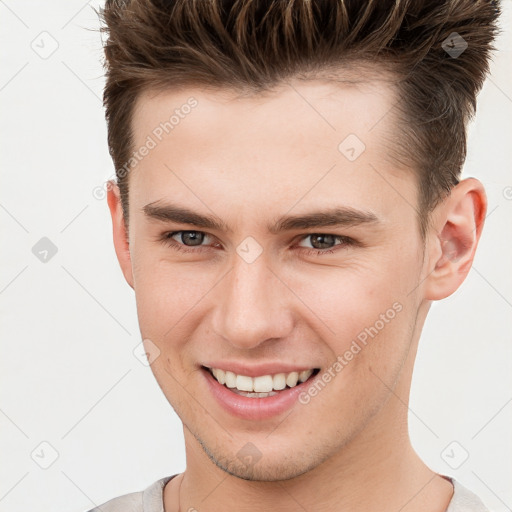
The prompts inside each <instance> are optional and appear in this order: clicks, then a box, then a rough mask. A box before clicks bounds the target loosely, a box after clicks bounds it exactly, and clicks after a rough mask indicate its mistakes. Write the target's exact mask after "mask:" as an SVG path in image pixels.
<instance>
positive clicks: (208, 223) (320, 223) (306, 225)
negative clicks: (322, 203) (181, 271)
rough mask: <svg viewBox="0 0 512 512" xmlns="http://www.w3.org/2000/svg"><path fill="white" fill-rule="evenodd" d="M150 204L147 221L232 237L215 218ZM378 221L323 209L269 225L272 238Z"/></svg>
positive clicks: (368, 215) (356, 213) (366, 213)
mask: <svg viewBox="0 0 512 512" xmlns="http://www.w3.org/2000/svg"><path fill="white" fill-rule="evenodd" d="M157 203H158V201H156V202H154V203H149V204H147V205H146V206H144V207H143V208H142V211H143V212H144V214H145V216H146V217H149V218H151V219H156V220H162V221H171V222H176V223H180V224H192V225H194V226H196V227H200V228H204V229H213V230H217V231H225V232H228V233H232V232H233V230H232V229H231V228H230V227H229V226H228V225H227V224H226V223H225V222H223V221H222V220H221V219H219V218H218V217H215V216H213V215H203V214H200V213H196V212H194V211H192V210H189V209H188V208H184V207H182V206H178V205H173V204H169V203H166V204H157ZM379 222H380V220H379V218H378V217H377V216H376V215H375V214H374V213H373V212H370V211H363V210H356V209H354V208H349V207H336V208H329V209H323V210H321V211H314V212H310V213H305V214H298V215H285V216H282V217H279V218H278V219H277V220H275V221H274V223H273V224H267V229H268V231H269V232H270V233H271V234H274V235H276V234H279V233H281V232H284V231H292V230H299V229H312V228H321V227H354V226H358V225H361V224H377V223H379Z"/></svg>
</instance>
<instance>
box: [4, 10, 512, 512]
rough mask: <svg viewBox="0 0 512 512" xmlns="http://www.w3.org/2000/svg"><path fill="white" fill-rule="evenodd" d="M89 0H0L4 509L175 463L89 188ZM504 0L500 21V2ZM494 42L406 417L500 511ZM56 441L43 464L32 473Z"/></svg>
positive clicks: (510, 252) (131, 485)
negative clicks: (462, 210)
mask: <svg viewBox="0 0 512 512" xmlns="http://www.w3.org/2000/svg"><path fill="white" fill-rule="evenodd" d="M92 6H96V7H97V6H98V4H97V3H94V2H91V3H84V2H83V1H82V0H72V1H71V0H67V1H63V0H60V1H55V0H54V1H52V2H37V3H36V2H28V1H19V2H15V1H14V0H5V1H0V20H1V21H0V23H1V40H0V42H1V44H0V54H1V62H2V65H1V73H0V102H1V121H0V122H1V124H0V126H1V132H0V134H1V136H0V144H1V172H2V185H1V189H0V222H1V228H2V232H1V233H2V244H1V247H2V249H1V251H0V259H1V269H2V272H1V277H0V308H1V310H0V314H1V320H2V323H1V343H2V346H1V358H0V365H1V366H0V371H1V379H2V385H1V388H0V390H1V391H0V393H1V394H0V428H1V438H0V448H1V453H2V455H1V457H2V464H1V465H0V511H2V512H3V511H10V512H19V511H27V510H31V511H32V512H37V511H43V510H52V511H54V512H60V511H62V512H64V511H69V512H81V511H85V510H88V509H89V508H92V507H93V506H94V505H97V504H101V503H103V502H105V501H107V500H108V499H110V498H113V497H115V496H119V495H121V494H124V493H128V492H133V491H136V490H141V489H144V488H145V487H147V486H148V485H149V484H151V483H152V482H154V481H155V480H157V479H159V478H162V477H164V476H166V475H172V474H175V473H179V472H181V471H183V470H184V468H185V459H184V446H183V434H182V429H181V423H180V421H179V419H178V417H177V416H176V415H175V413H174V411H173V410H172V408H171V407H170V406H169V404H168V403H167V401H166V399H165V397H164V396H163V394H162V392H161V391H160V388H159V387H158V386H157V384H156V382H155V380H154V378H153V376H152V374H151V371H150V369H149V368H148V367H146V366H144V365H143V364H141V363H140V362H139V360H138V359H137V358H136V357H135V356H134V355H133V353H132V351H133V349H134V347H135V346H136V345H138V344H139V342H140V335H139V331H138V325H137V320H136V310H135V301H134V295H133V292H132V290H131V289H130V288H129V287H128V285H127V284H126V283H125V281H124V278H123V276H122V274H121V271H120V270H119V268H118V263H117V260H116V257H115V253H114V249H113V245H112V241H111V223H110V219H109V214H108V210H107V204H106V200H105V199H98V198H97V197H95V196H94V195H93V191H94V190H96V191H98V188H97V187H101V186H102V185H103V183H104V182H105V180H106V179H108V178H110V177H111V176H112V174H113V166H112V162H111V160H110V157H109V155H108V151H107V144H106V127H105V121H104V112H103V108H102V103H101V99H100V98H101V94H102V87H103V83H104V80H103V77H102V73H103V70H102V67H101V57H102V50H101V38H100V35H99V33H98V32H97V31H94V30H90V29H97V27H98V21H97V16H96V15H95V13H94V12H93V10H92ZM504 7H505V12H504V16H503V19H502V24H503V26H505V27H511V26H512V24H511V22H512V5H511V3H510V2H509V1H508V0H506V5H505V6H504ZM86 29H89V30H86ZM42 32H47V33H45V34H42V35H41V33H42ZM497 44H498V48H499V52H498V53H497V54H496V56H495V59H494V63H493V64H492V75H491V77H490V79H489V80H488V81H487V82H486V85H485V87H484V90H483V92H482V93H481V94H480V96H479V107H478V113H477V118H476V122H475V123H474V124H473V125H472V126H471V129H470V137H469V154H468V159H467V164H466V167H465V170H464V176H463V177H468V176H474V177H477V178H478V179H480V180H481V181H482V182H483V184H484V186H485V187H486V190H487V193H488V199H489V210H488V211H489V215H488V218H487V220H486V225H485V229H484V233H483V236H482V239H481V243H480V247H479V249H478V252H477V256H476V259H475V262H474V266H473V268H472V270H471V272H470V274H469V276H468V278H467V280H466V281H465V282H464V284H463V285H462V286H461V288H460V289H459V290H458V291H457V292H456V293H455V294H453V295H452V296H451V297H449V298H448V299H446V300H444V301H442V303H435V304H434V305H433V307H432V309H431V312H430V315H429V318H428V319H427V324H426V327H425V329H424V332H423V337H422V341H421V343H420V350H419V353H418V362H417V366H416V373H415V377H414V381H413V388H412V398H411V403H410V425H411V427H410V428H411V436H412V440H413V443H414V446H415V447H416V449H417V451H418V452H419V454H420V455H421V456H422V457H423V458H424V460H425V461H426V462H427V463H428V464H429V465H430V466H431V467H432V468H433V469H434V470H436V471H439V472H441V473H443V474H449V475H452V476H454V477H455V478H457V479H459V480H460V481H461V482H462V483H463V484H464V485H466V486H467V487H469V488H470V489H472V490H473V491H474V492H476V493H477V494H478V495H480V496H481V497H482V499H483V500H484V502H485V503H486V504H487V506H488V507H489V508H490V509H491V510H494V511H497V512H498V511H499V512H504V511H506V510H510V509H511V507H512V486H511V485H510V484H511V482H512V438H511V426H512V386H511V374H512V357H511V355H512V354H511V352H512V350H511V346H512V344H511V343H510V342H511V316H512V315H511V312H512V275H511V274H512V273H511V272H510V270H511V261H512V237H511V219H512V200H511V199H512V188H511V187H512V175H511V173H510V162H511V161H512V137H511V135H512V130H511V123H510V119H512V77H511V71H512V58H511V57H512V55H511V47H512V44H511V32H510V30H508V31H507V32H504V33H503V34H502V35H501V36H500V38H499V40H498V43H497ZM56 45H58V48H56V50H55V52H54V53H53V54H52V55H50V56H47V55H45V54H44V52H49V51H50V50H51V49H52V48H53V46H56ZM35 50H37V51H38V52H39V54H38V53H36V51H35ZM41 53H43V57H47V58H42V57H41V56H40V54H41ZM507 187H508V188H507ZM507 191H508V194H507ZM42 237H48V238H49V239H50V240H51V241H52V242H53V244H55V246H56V247H57V249H58V252H57V253H56V254H55V255H54V256H53V257H52V258H51V259H50V260H49V261H48V262H46V263H43V262H41V261H40V260H39V259H38V258H36V256H35V255H34V254H33V253H32V247H33V246H34V245H35V244H36V243H37V242H38V241H39V240H40V239H41V238H42ZM452 441H456V442H457V443H458V444H457V445H452V446H451V448H454V451H453V452H451V448H450V449H449V450H448V452H449V453H450V454H451V455H453V457H452V458H455V459H457V458H458V460H462V459H460V458H461V456H462V455H463V452H462V449H463V450H466V451H467V452H468V453H469V458H468V459H467V460H466V461H465V462H464V463H463V464H462V465H461V466H460V468H459V469H452V468H450V467H449V466H448V465H447V463H446V462H445V460H443V458H442V456H441V454H442V452H443V450H444V449H445V448H446V447H447V446H448V445H449V444H450V443H452ZM42 442H46V443H49V444H50V445H51V447H53V448H51V447H49V446H48V445H46V444H44V445H41V444H40V443H42ZM461 447H463V448H461ZM53 450H55V451H56V452H57V453H58V458H57V459H56V461H55V462H54V463H53V464H52V465H50V467H49V468H48V469H43V468H41V467H40V465H39V464H49V463H50V462H51V457H52V453H53ZM31 454H32V455H31Z"/></svg>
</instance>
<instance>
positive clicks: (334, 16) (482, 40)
mask: <svg viewBox="0 0 512 512" xmlns="http://www.w3.org/2000/svg"><path fill="white" fill-rule="evenodd" d="M99 14H100V17H101V19H102V22H103V25H102V31H103V32H106V33H107V35H108V37H107V38H106V41H105V45H104V50H105V68H106V85H105V90H104V106H105V108H106V119H107V124H108V144H109V150H110V154H111V156H112V159H113V162H114V165H115V168H116V173H117V182H118V185H119V187H120V191H121V200H122V205H123V211H124V215H125V220H126V221H128V177H129V176H128V175H129V173H127V172H123V171H122V170H123V169H126V162H128V161H129V160H130V157H131V154H132V152H133V150H134V148H133V137H132V127H131V120H132V116H133V111H134V105H135V102H136V100H137V98H138V97H139V95H140V94H141V92H142V91H144V90H147V89H168V90H173V89H178V88H182V87H187V86H201V87H204V88H212V87H214V88H217V87H218V88H227V89H232V90H238V91H245V92H246V93H247V91H250V92H251V93H254V94H258V93H261V92H263V91H267V90H271V89H272V88H273V87H275V86H277V85H279V84H281V83H283V82H285V81H286V80H289V79H291V78H297V77H307V78H314V77H315V76H322V74H325V72H326V71H327V72H328V73H330V74H332V73H333V72H334V71H335V70H336V69H340V70H342V69H346V68H347V66H352V68H353V67H354V65H356V66H357V64H358V63H359V64H360V65H361V66H363V67H364V66H365V65H366V66H367V65H368V64H370V65H371V66H372V67H373V68H374V69H379V68H381V69H383V70H386V71H391V72H392V73H393V74H394V76H396V77H397V80H396V87H397V93H398V97H399V98H400V102H399V104H398V105H396V106H395V107H396V110H397V112H398V113H399V114H400V116H401V118H400V119H401V121H402V122H400V123H397V131H398V132H399V136H397V137H396V140H397V141H399V144H398V146H397V152H398V153H401V154H402V155H403V158H404V160H406V161H408V162H410V163H411V167H412V169H413V170H414V172H415V173H416V175H417V178H418V179H417V183H418V205H419V208H418V214H419V225H420V230H421V233H422V236H424V235H425V230H426V228H427V226H428V214H429V212H430V211H431V210H432V209H433V208H434V207H435V206H436V205H437V204H438V203H439V201H440V200H442V199H443V198H444V197H446V195H447V194H449V192H450V190H451V188H452V187H453V186H454V185H455V184H456V183H458V180H459V178H460V173H461V169H462V165H463V163H464V160H465V157H466V129H467V123H468V121H469V120H470V119H471V117H472V116H473V115H474V113H475V109H476V96H477V94H478V92H479V90H480V89H481V87H482V85H483V82H484V79H485V77H486V74H487V73H488V71H489V58H490V52H491V50H492V49H493V40H494V38H495V36H496V33H497V31H498V29H497V19H498V17H499V14H500V6H499V2H498V1H491V0H107V1H106V5H105V8H104V9H101V10H100V13H99ZM454 33H455V34H454ZM454 38H455V39H454ZM466 44H467V47H466V48H465V49H464V47H465V45H466ZM450 48H452V49H454V51H450ZM463 49H464V51H462V53H460V51H459V50H463ZM459 53H460V54H459Z"/></svg>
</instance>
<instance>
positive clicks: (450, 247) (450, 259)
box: [425, 178, 487, 300]
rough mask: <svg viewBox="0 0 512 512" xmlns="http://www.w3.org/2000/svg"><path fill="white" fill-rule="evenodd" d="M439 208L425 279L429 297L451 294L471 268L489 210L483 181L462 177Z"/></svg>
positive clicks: (431, 298)
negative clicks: (463, 178)
mask: <svg viewBox="0 0 512 512" xmlns="http://www.w3.org/2000/svg"><path fill="white" fill-rule="evenodd" d="M436 210H437V211H436V212H435V219H436V220H435V226H433V229H435V231H436V232H435V233H431V237H430V245H431V247H430V251H429V253H430V255H431V258H430V261H429V267H428V268H427V272H428V276H427V278H426V279H425V298H426V299H428V300H440V299H444V298H446V297H448V296H450V295H451V294H452V293H454V292H455V291H456V290H457V289H458V288H459V286H460V285H461V284H462V282H463V281H464V279H466V276H467V274H468V273H469V271H470V269H471V265H472V264H473V259H474V257H475V252H476V248H477V245H478V241H479V239H480V235H481V233H482V228H483V225H484V220H485V213H486V210H487V198H486V195H485V190H484V188H483V185H482V184H481V183H480V181H478V180H477V179H475V178H468V179H465V180H463V181H461V182H460V183H458V184H457V185H456V186H455V187H454V188H453V189H452V192H451V194H450V196H449V197H448V198H447V199H446V200H445V201H443V203H442V204H441V205H439V206H438V208H436Z"/></svg>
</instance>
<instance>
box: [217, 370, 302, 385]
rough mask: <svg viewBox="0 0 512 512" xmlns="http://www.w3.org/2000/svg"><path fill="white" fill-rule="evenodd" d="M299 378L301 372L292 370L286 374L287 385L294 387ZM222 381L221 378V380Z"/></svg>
mask: <svg viewBox="0 0 512 512" xmlns="http://www.w3.org/2000/svg"><path fill="white" fill-rule="evenodd" d="M298 380H299V372H292V373H289V374H288V375H287V376H286V385H287V386H288V387H289V388H293V387H295V386H296V385H297V381H298ZM219 382H220V380H219Z"/></svg>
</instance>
